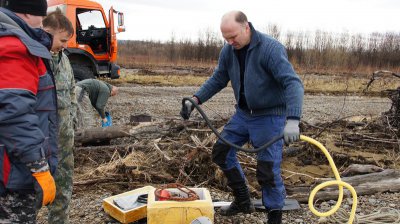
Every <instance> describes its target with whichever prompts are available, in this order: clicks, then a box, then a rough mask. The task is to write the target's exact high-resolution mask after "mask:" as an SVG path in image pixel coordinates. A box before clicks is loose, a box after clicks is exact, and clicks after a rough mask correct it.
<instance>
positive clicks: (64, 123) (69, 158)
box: [43, 10, 77, 223]
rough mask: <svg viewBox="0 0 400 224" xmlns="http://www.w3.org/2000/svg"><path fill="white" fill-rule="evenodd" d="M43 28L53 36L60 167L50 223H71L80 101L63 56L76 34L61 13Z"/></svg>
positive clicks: (66, 61)
mask: <svg viewBox="0 0 400 224" xmlns="http://www.w3.org/2000/svg"><path fill="white" fill-rule="evenodd" d="M43 29H44V30H45V31H47V32H49V33H50V34H52V35H53V45H52V48H51V53H52V56H53V57H52V60H51V61H50V65H51V69H52V71H53V73H54V77H55V81H56V87H57V102H58V103H57V106H58V116H59V132H58V139H59V142H58V146H59V153H58V158H59V164H58V167H57V172H56V175H55V182H56V187H57V191H56V198H55V200H54V202H53V204H52V205H51V206H49V223H69V214H68V213H69V204H70V201H71V197H72V187H73V183H72V178H73V170H74V156H73V146H74V127H73V124H74V120H75V118H76V108H77V102H76V97H75V80H74V75H73V72H72V68H71V64H70V62H69V60H68V57H67V56H66V55H65V54H64V53H63V48H65V47H66V45H67V41H68V40H69V39H70V38H71V37H72V35H73V32H74V30H73V27H72V24H71V22H70V21H69V20H68V18H67V17H65V16H64V15H63V14H62V13H61V11H60V10H56V11H55V12H52V13H50V14H49V15H48V16H47V17H46V18H45V19H44V20H43Z"/></svg>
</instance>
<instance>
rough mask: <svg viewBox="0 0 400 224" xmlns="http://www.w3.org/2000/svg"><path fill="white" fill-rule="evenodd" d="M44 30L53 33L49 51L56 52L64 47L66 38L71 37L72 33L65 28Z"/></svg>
mask: <svg viewBox="0 0 400 224" xmlns="http://www.w3.org/2000/svg"><path fill="white" fill-rule="evenodd" d="M45 30H46V29H45ZM46 31H47V32H49V33H51V34H52V35H53V45H52V46H51V51H52V52H53V53H58V52H60V51H62V50H63V49H64V48H66V47H67V42H68V40H69V39H70V38H71V37H72V35H70V34H69V33H68V32H67V31H65V30H62V31H61V30H56V31H53V32H51V30H46Z"/></svg>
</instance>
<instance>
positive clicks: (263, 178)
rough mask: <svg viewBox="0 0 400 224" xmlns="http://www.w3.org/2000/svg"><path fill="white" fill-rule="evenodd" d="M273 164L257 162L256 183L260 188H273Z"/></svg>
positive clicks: (270, 162)
mask: <svg viewBox="0 0 400 224" xmlns="http://www.w3.org/2000/svg"><path fill="white" fill-rule="evenodd" d="M273 166H274V162H272V161H260V160H258V161H257V174H256V176H257V181H258V184H260V186H261V187H275V186H276V185H275V181H274V179H275V175H274V172H273Z"/></svg>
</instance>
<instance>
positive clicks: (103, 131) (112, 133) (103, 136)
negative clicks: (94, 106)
mask: <svg viewBox="0 0 400 224" xmlns="http://www.w3.org/2000/svg"><path fill="white" fill-rule="evenodd" d="M169 129H170V125H168V124H165V123H158V122H143V123H140V124H139V125H137V126H133V127H132V126H111V127H104V128H103V127H94V128H89V129H84V130H80V131H76V132H75V143H80V144H82V145H98V144H102V143H109V141H110V140H111V139H116V138H123V137H137V136H138V135H141V134H151V135H152V137H161V136H162V135H164V134H166V133H167V132H168V130H169Z"/></svg>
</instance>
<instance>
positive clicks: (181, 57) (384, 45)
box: [118, 25, 400, 71]
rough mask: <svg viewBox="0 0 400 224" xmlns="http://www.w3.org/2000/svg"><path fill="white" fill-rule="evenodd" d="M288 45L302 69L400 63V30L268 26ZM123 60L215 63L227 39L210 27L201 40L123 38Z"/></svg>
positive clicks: (350, 68)
mask: <svg viewBox="0 0 400 224" xmlns="http://www.w3.org/2000/svg"><path fill="white" fill-rule="evenodd" d="M265 32H266V33H267V34H268V35H270V36H272V37H273V38H275V39H277V40H279V41H280V42H281V43H282V44H284V45H285V46H286V49H287V54H288V57H289V60H290V61H291V62H292V63H293V64H294V66H295V67H296V68H297V69H303V70H314V71H318V70H332V69H334V70H336V71H338V70H341V71H355V70H360V69H361V70H365V69H372V70H378V69H387V70H390V69H394V70H398V69H399V65H400V33H394V32H387V33H376V32H375V33H370V34H364V35H363V34H350V33H348V32H344V33H339V34H337V33H330V32H324V31H321V30H317V31H315V32H313V33H312V32H291V31H289V32H286V33H283V32H281V30H280V28H279V27H278V26H276V25H268V26H267V27H266V31H265ZM118 44H119V50H118V52H119V59H118V60H119V63H120V64H121V65H123V66H126V67H131V66H137V65H153V64H163V63H164V64H171V63H172V64H174V65H185V64H193V63H194V64H203V65H210V66H211V65H215V63H216V61H217V60H218V56H219V51H220V50H221V48H222V46H223V44H224V41H223V39H222V38H221V35H220V34H219V33H216V32H212V31H210V30H207V31H205V32H203V33H201V35H199V37H198V38H197V39H196V40H191V39H180V40H177V39H176V38H175V37H174V36H173V35H172V37H171V39H170V40H169V41H166V42H161V41H132V40H122V41H119V43H118Z"/></svg>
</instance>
